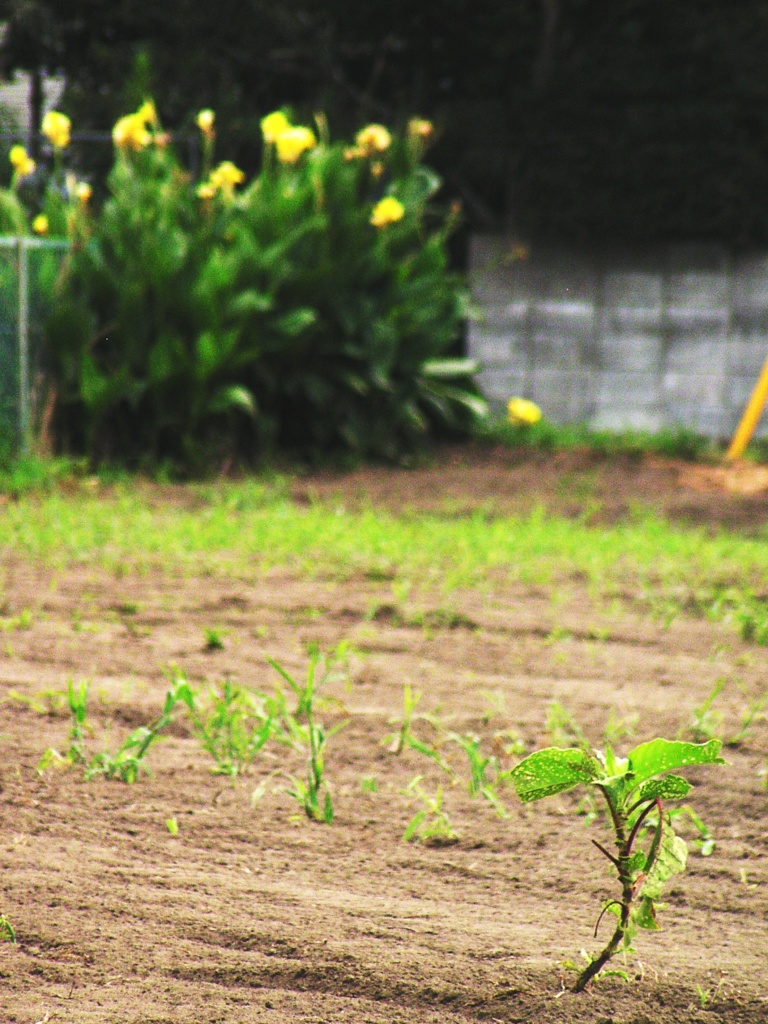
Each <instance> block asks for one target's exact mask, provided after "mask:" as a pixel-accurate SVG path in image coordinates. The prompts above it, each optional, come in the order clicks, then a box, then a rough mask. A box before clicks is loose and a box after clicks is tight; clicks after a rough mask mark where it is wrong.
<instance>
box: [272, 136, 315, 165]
mask: <svg viewBox="0 0 768 1024" xmlns="http://www.w3.org/2000/svg"><path fill="white" fill-rule="evenodd" d="M275 145H276V147H277V158H278V160H279V161H280V163H282V164H295V163H296V161H297V160H298V159H299V157H300V156H301V154H302V153H305V152H306V151H307V150H308V149H314V147H315V146H316V145H317V139H316V138H315V135H314V132H312V131H310V130H309V128H289V129H288V131H285V132H283V133H282V135H278V137H277V138H276V139H275Z"/></svg>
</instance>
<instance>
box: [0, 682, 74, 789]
mask: <svg viewBox="0 0 768 1024" xmlns="http://www.w3.org/2000/svg"><path fill="white" fill-rule="evenodd" d="M89 685H90V684H89V683H88V680H82V681H81V682H80V683H79V684H78V685H77V686H76V685H75V683H74V680H72V679H70V680H68V682H67V694H66V703H67V706H68V708H69V711H70V714H71V716H72V725H71V728H70V731H69V749H68V750H67V752H66V754H61V753H59V751H58V750H55V749H54V748H53V747H49V748H48V749H47V750H46V751H45V753H44V754H43V756H42V757H41V758H40V761H39V763H38V765H37V771H38V773H39V774H42V773H43V772H44V771H45V770H46V769H47V768H50V767H53V766H55V767H62V768H68V767H71V766H72V765H75V764H85V761H86V757H85V749H84V746H83V744H84V741H85V734H86V730H87V726H86V717H87V713H88V689H89ZM12 693H13V691H12ZM13 695H14V696H15V697H16V698H17V699H21V698H19V697H18V695H17V694H13ZM9 696H10V694H9ZM43 696H44V697H45V698H46V703H45V704H41V703H40V702H39V701H33V700H29V699H27V703H29V704H30V706H31V707H33V708H34V709H35V710H37V711H39V712H41V713H43V714H46V713H49V712H50V710H51V709H52V708H53V707H54V706H55V705H56V704H58V703H59V699H60V697H61V694H60V693H57V692H56V691H49V692H46V693H44V694H43Z"/></svg>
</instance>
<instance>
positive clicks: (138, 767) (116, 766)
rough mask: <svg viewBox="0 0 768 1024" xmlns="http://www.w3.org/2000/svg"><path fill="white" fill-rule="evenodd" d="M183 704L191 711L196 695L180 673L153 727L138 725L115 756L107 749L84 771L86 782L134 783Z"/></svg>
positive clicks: (145, 769) (144, 769)
mask: <svg viewBox="0 0 768 1024" xmlns="http://www.w3.org/2000/svg"><path fill="white" fill-rule="evenodd" d="M179 702H181V703H183V704H185V705H186V706H187V708H189V709H190V710H192V708H193V706H194V694H193V693H192V690H191V689H190V687H189V683H188V682H187V680H186V678H185V677H184V676H183V675H182V674H179V675H177V676H176V677H175V678H174V679H173V685H172V686H171V689H170V690H169V691H168V693H167V694H166V697H165V704H164V705H163V711H162V714H161V715H160V716H159V717H158V718H156V719H155V721H154V722H152V723H151V724H150V725H142V726H139V728H138V729H134V731H133V732H132V733H131V734H130V736H128V737H127V739H125V740H124V741H123V743H122V744H121V745H120V746H119V747H118V749H117V750H116V751H115V753H114V754H112V753H110V752H109V751H108V750H105V751H103V752H102V753H100V754H97V755H96V757H94V758H93V760H92V761H91V763H90V764H89V765H88V767H87V768H86V770H85V778H86V780H90V779H94V778H97V777H98V776H100V775H103V776H104V777H105V778H107V779H120V781H121V782H127V783H132V782H135V781H136V779H137V778H138V777H139V772H140V771H148V768H147V766H146V764H145V761H146V757H147V752H148V751H149V748H150V746H151V745H152V744H153V743H154V742H155V740H156V739H157V738H158V736H159V734H160V733H161V732H162V731H163V729H165V728H166V727H167V726H168V725H170V723H171V719H172V718H173V712H174V709H175V708H176V705H177V704H178V703H179Z"/></svg>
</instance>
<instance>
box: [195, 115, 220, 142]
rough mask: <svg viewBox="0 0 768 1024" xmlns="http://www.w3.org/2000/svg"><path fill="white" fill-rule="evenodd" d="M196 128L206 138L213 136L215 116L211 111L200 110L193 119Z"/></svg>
mask: <svg viewBox="0 0 768 1024" xmlns="http://www.w3.org/2000/svg"><path fill="white" fill-rule="evenodd" d="M195 120H196V122H197V127H198V128H199V129H200V131H201V132H202V133H203V135H205V136H206V138H210V136H211V135H213V122H214V121H215V120H216V115H215V114H214V112H213V111H212V110H207V109H206V110H201V111H200V113H199V114H198V115H197V118H196V119H195Z"/></svg>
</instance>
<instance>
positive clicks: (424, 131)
mask: <svg viewBox="0 0 768 1024" xmlns="http://www.w3.org/2000/svg"><path fill="white" fill-rule="evenodd" d="M434 130H435V129H434V127H433V125H432V122H431V121H425V120H424V119H423V118H421V117H412V118H411V120H410V121H409V122H408V135H409V136H410V137H411V138H412V139H428V138H429V137H430V135H431V134H432V132H433V131H434Z"/></svg>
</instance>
